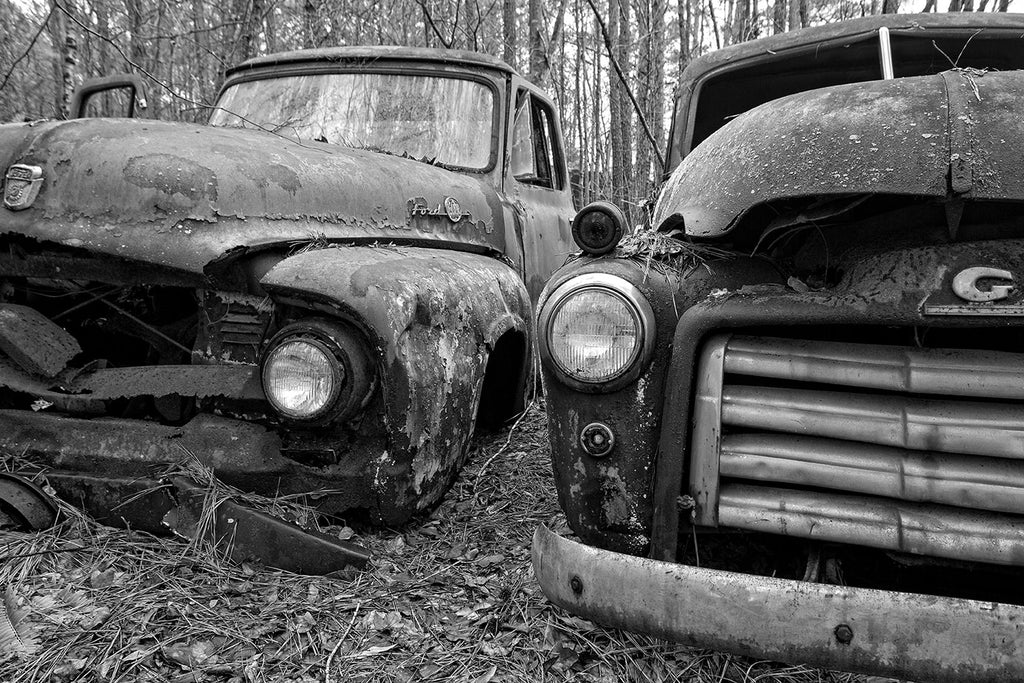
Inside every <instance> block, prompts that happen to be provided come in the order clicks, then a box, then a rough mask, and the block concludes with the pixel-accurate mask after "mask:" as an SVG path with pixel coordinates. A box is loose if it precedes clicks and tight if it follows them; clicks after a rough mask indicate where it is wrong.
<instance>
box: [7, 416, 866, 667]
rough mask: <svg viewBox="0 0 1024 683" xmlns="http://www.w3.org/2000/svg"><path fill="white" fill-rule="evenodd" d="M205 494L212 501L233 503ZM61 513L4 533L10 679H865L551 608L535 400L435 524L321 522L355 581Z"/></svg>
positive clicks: (282, 507) (553, 510)
mask: <svg viewBox="0 0 1024 683" xmlns="http://www.w3.org/2000/svg"><path fill="white" fill-rule="evenodd" d="M501 449H503V450H501ZM499 450H501V453H500V454H498V455H497V457H495V458H494V459H493V460H492V459H491V456H493V455H495V454H496V453H498V451H499ZM2 461H3V459H2V458H0V462H2ZM12 463H13V461H12ZM485 463H488V464H487V466H486V468H485V467H484V464H485ZM9 464H11V463H9ZM182 467H183V468H184V470H185V473H187V474H188V475H189V476H191V477H193V478H197V479H198V480H199V481H203V480H202V479H201V477H202V476H203V472H202V470H197V469H196V468H195V466H194V465H193V464H189V463H188V462H186V463H185V464H184V465H183V466H182ZM40 481H41V480H40ZM207 483H208V484H210V485H212V486H214V487H215V488H214V491H215V493H214V497H219V496H221V495H239V494H238V493H236V492H232V491H229V490H226V489H223V488H221V485H219V484H217V483H216V482H212V481H207ZM243 495H244V494H243ZM246 501H247V502H248V503H250V504H263V505H268V506H270V507H271V509H273V510H274V511H276V513H279V514H284V515H286V516H287V515H294V516H295V518H296V519H298V518H301V517H302V516H303V515H304V514H312V512H307V511H304V510H301V509H296V508H295V507H292V505H293V503H295V501H290V500H269V499H263V500H256V499H254V498H251V497H248V496H247V497H246ZM61 512H62V519H63V521H61V522H60V523H58V525H57V526H55V527H53V528H51V529H48V530H46V531H41V532H36V533H20V532H18V533H15V532H10V533H6V532H5V533H0V586H9V587H10V590H11V595H13V596H14V598H12V599H10V600H11V601H13V602H14V603H15V605H16V608H17V609H18V610H24V614H22V613H21V612H18V616H16V617H15V618H13V619H12V621H17V629H18V630H17V632H18V633H19V634H21V637H22V638H25V635H26V634H29V635H31V636H32V637H34V638H35V639H36V641H37V642H38V650H37V651H36V652H35V654H34V655H32V656H30V657H28V658H27V659H26V658H22V657H21V656H20V655H15V654H14V653H13V652H12V651H10V650H9V649H7V648H3V649H0V681H3V682H4V683H29V682H30V681H31V682H33V683H35V682H36V681H47V682H50V681H52V682H54V683H63V682H70V681H89V682H92V681H111V682H122V681H123V682H124V683H134V682H135V681H143V682H145V681H153V682H156V681H161V682H163V681H174V682H180V683H196V682H208V683H214V682H219V683H271V682H273V683H278V682H281V683H289V682H291V683H341V682H342V681H344V682H346V683H348V682H360V681H365V682H367V683H370V682H373V683H377V682H383V683H388V682H392V681H397V682H402V683H406V682H411V681H455V682H459V683H473V682H479V683H511V682H513V681H514V682H518V681H524V682H525V681H552V682H553V681H581V682H605V681H607V682H608V683H613V682H618V681H627V682H636V683H640V682H645V683H649V682H657V681H690V682H694V683H705V682H707V683H711V682H715V683H718V682H721V681H735V682H749V683H753V681H758V682H760V683H779V682H782V681H786V682H792V683H810V682H812V681H829V682H835V683H840V682H852V681H863V680H864V679H863V678H859V677H856V676H852V675H848V674H832V673H828V672H821V671H817V670H811V669H807V668H804V667H784V666H781V665H778V664H771V663H767V662H752V661H750V660H746V659H743V658H740V657H732V656H728V655H723V654H718V653H713V652H706V651H697V650H693V649H691V648H686V647H683V646H680V645H675V644H670V643H665V642H663V641H658V640H655V639H653V638H648V637H646V636H640V635H635V634H630V633H624V632H621V631H615V630H610V629H605V628H602V627H600V626H597V625H596V624H593V623H591V622H589V621H586V620H584V619H580V618H578V617H575V616H572V615H570V614H568V613H566V612H564V611H562V610H561V609H559V608H557V607H554V606H552V605H551V604H550V603H549V602H548V601H547V599H546V598H545V597H544V595H543V593H542V592H541V590H540V588H539V586H538V585H537V583H536V581H535V579H534V577H533V572H532V569H531V567H530V539H531V537H532V535H533V531H534V529H535V528H536V527H537V525H538V524H539V523H541V522H543V523H546V524H548V525H549V526H552V527H555V528H561V529H563V530H564V528H565V521H564V517H563V516H562V515H561V514H560V513H559V512H558V503H557V499H556V496H555V492H554V485H553V482H552V481H551V465H550V461H549V456H548V441H547V434H546V432H545V420H544V413H543V408H542V407H540V406H534V407H533V408H532V409H531V411H530V412H529V413H528V414H527V415H526V417H525V418H524V419H523V420H522V421H521V422H520V423H519V425H518V427H517V428H516V430H515V432H513V433H511V434H510V433H509V432H503V433H498V434H494V435H491V436H488V437H485V438H478V439H477V440H476V441H475V442H474V447H473V452H472V455H471V460H470V463H469V464H468V466H467V467H466V468H464V470H463V472H462V474H461V476H460V478H459V479H458V480H457V481H456V483H455V485H454V486H453V488H452V489H451V491H450V492H449V494H448V496H447V497H446V499H445V501H444V502H443V503H442V505H441V506H440V507H439V508H438V509H436V510H435V511H434V512H433V513H432V514H430V515H429V516H428V517H425V518H421V519H419V520H417V521H415V522H413V523H411V524H409V525H407V526H405V527H403V528H400V529H387V530H374V531H368V530H364V529H360V528H358V527H357V526H356V525H355V524H353V525H352V526H349V525H346V524H345V523H344V521H342V520H333V521H334V522H335V523H334V524H333V525H332V524H326V523H325V521H324V520H322V519H321V520H319V522H320V525H321V528H322V529H323V530H324V531H325V532H327V533H332V534H335V535H337V536H339V537H341V538H345V539H349V538H351V539H352V540H355V541H357V542H359V543H361V544H363V545H365V546H367V547H368V548H369V549H370V550H371V552H372V555H373V557H372V560H371V565H370V567H369V568H368V569H367V570H365V571H361V572H352V573H351V574H350V575H348V576H345V577H336V578H328V577H306V576H298V575H294V574H289V573H287V572H282V571H278V570H271V569H266V568H264V567H261V566H257V565H252V564H242V565H237V564H234V563H231V562H228V561H226V560H225V559H224V558H223V557H222V556H220V555H218V554H216V553H213V552H211V551H210V549H209V547H208V546H204V545H203V544H202V543H186V542H184V541H181V540H177V539H174V538H155V537H152V536H149V535H147V534H142V533H138V532H132V531H125V530H118V529H111V528H107V527H103V526H100V525H98V524H96V523H95V522H94V521H92V520H91V519H89V518H87V517H85V516H84V515H83V514H82V513H80V512H78V511H77V510H76V509H74V508H70V507H68V506H66V505H63V504H62V510H61ZM353 527H355V528H353ZM0 628H2V627H0Z"/></svg>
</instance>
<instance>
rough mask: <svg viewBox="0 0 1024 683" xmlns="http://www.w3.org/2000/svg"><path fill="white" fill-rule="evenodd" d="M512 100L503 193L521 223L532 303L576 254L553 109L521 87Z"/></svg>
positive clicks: (564, 172) (570, 202) (571, 207)
mask: <svg viewBox="0 0 1024 683" xmlns="http://www.w3.org/2000/svg"><path fill="white" fill-rule="evenodd" d="M513 102H514V106H515V109H514V111H513V117H512V123H511V128H512V130H511V136H510V138H509V139H510V140H511V144H510V146H509V165H508V168H509V172H508V176H509V177H508V178H506V181H505V191H506V194H507V196H508V197H509V199H510V200H511V201H512V203H513V206H514V207H515V211H516V214H517V216H518V218H519V219H520V220H521V221H522V226H523V233H522V234H523V251H524V253H525V255H526V273H525V280H526V286H527V289H528V290H529V291H530V297H531V299H532V300H533V303H534V304H536V303H537V299H538V297H539V296H540V292H541V289H543V287H544V283H545V282H546V281H547V279H548V277H549V276H550V275H551V273H553V272H554V271H555V269H557V268H558V267H559V266H561V265H562V264H563V263H564V262H565V258H566V256H568V255H569V254H570V253H572V252H573V251H575V250H576V248H575V246H574V243H573V241H572V230H571V228H570V221H571V220H572V216H573V206H572V194H571V192H570V190H569V180H568V177H567V173H566V170H565V157H564V154H563V151H562V145H561V140H562V138H561V135H560V132H561V131H560V130H559V128H558V123H557V119H556V118H555V112H554V108H553V107H552V106H551V104H550V102H548V101H546V98H543V97H542V96H541V95H540V94H539V93H536V92H531V89H530V88H528V87H527V86H526V85H525V84H521V85H520V86H518V87H517V88H516V96H515V99H514V101H513Z"/></svg>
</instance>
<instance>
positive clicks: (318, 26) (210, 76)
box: [0, 0, 1024, 219]
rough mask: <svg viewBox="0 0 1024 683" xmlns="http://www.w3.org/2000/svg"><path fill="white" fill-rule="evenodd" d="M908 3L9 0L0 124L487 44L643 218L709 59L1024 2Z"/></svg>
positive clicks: (608, 190) (595, 177)
mask: <svg viewBox="0 0 1024 683" xmlns="http://www.w3.org/2000/svg"><path fill="white" fill-rule="evenodd" d="M903 1H904V2H905V3H906V4H904V5H903V6H901V0H386V1H383V2H381V1H379V0H223V1H221V2H215V1H214V0H50V1H49V2H43V1H41V0H0V28H2V29H3V33H2V35H3V40H2V41H0V122H9V121H22V120H32V119H38V118H64V117H66V116H67V109H68V104H69V102H70V97H71V92H72V91H73V89H74V87H75V86H76V85H78V84H79V83H81V81H82V80H83V79H86V78H90V77H94V76H102V75H109V74H112V73H115V72H134V73H136V74H139V75H140V76H142V77H143V78H144V79H146V80H147V81H148V97H149V111H148V114H147V115H148V116H150V117H154V118H162V119H168V120H175V119H177V120H188V121H205V120H206V118H207V116H208V115H209V109H210V106H211V104H212V103H213V101H214V100H215V99H216V96H217V92H218V90H219V88H220V85H221V83H222V80H223V76H224V70H225V68H227V67H229V66H231V65H233V64H237V63H238V62H241V61H243V60H245V59H248V58H249V57H253V56H256V55H260V54H267V53H271V52H277V51H281V50H291V49H296V48H303V47H307V48H308V47H326V46H334V45H359V44H381V45H411V46H427V47H444V48H456V49H468V50H476V51H480V52H486V53H490V54H493V55H496V56H498V57H501V58H503V59H504V60H505V61H506V62H508V63H509V64H511V65H512V66H513V67H515V68H516V69H518V70H519V71H520V72H521V73H523V74H524V75H525V76H527V77H528V78H530V79H531V80H532V81H534V82H536V83H538V84H539V85H541V86H543V87H544V88H546V89H547V91H548V92H549V93H550V94H551V95H552V96H553V97H554V98H555V101H556V103H557V105H558V108H559V111H560V114H561V117H562V127H563V131H564V134H565V140H566V148H567V149H566V154H567V158H568V162H569V166H570V168H571V169H572V170H573V179H574V184H576V185H578V187H577V195H578V199H579V200H580V201H582V202H584V203H586V202H588V201H591V200H592V199H596V198H611V199H614V200H615V201H616V202H618V203H619V204H620V206H623V207H624V208H626V209H627V210H628V211H629V212H630V214H631V215H632V216H633V218H634V219H636V218H639V216H640V213H641V212H640V210H639V209H638V207H639V206H641V205H642V203H643V202H644V201H645V200H646V199H649V198H650V197H652V196H653V194H654V192H655V191H656V189H657V187H658V185H659V184H660V181H661V178H662V168H661V165H660V160H659V153H662V154H663V153H664V149H665V144H666V141H665V137H666V132H667V129H668V119H669V117H670V116H671V112H672V101H673V95H674V88H675V84H676V83H677V82H678V80H679V75H680V73H682V70H683V69H684V68H685V67H686V65H687V64H688V63H689V62H690V61H692V60H693V59H695V58H696V57H698V56H700V55H701V54H703V53H704V52H707V51H708V50H713V49H717V48H720V47H725V46H727V45H731V44H734V43H738V42H742V41H746V40H752V39H754V38H758V37H762V36H767V35H771V34H775V33H780V32H783V31H789V30H793V29H796V28H801V27H805V26H811V25H816V24H822V23H828V22H835V21H841V20H844V19H851V18H855V17H861V16H866V15H870V14H879V13H894V12H900V11H902V12H906V11H925V12H934V11H950V12H953V11H977V12H1006V11H1008V10H1012V9H1015V7H1014V5H1024V0H1012V1H1011V0H948V1H949V4H948V6H945V3H946V1H947V0H903ZM939 3H942V5H943V6H940V5H939ZM616 65H617V66H618V68H617V69H616ZM618 72H621V73H622V74H623V75H624V76H625V78H621V77H619V76H618ZM645 124H646V125H645Z"/></svg>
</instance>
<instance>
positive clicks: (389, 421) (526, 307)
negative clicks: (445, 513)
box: [260, 246, 531, 521]
mask: <svg viewBox="0 0 1024 683" xmlns="http://www.w3.org/2000/svg"><path fill="white" fill-rule="evenodd" d="M260 284H261V286H262V287H264V288H265V289H266V290H267V291H268V292H269V293H270V294H271V295H272V296H274V297H275V298H278V299H279V300H281V299H284V300H287V301H289V302H293V303H294V302H297V301H299V302H303V304H304V305H306V306H311V307H314V308H318V309H320V310H321V311H333V312H334V313H335V314H337V315H339V316H340V317H343V318H346V319H348V320H350V321H353V322H355V323H356V324H357V325H358V326H359V327H361V328H362V329H363V331H364V333H366V334H367V336H368V338H369V340H370V343H371V344H372V345H374V346H376V349H375V352H376V357H377V359H378V373H379V379H380V385H381V388H382V391H383V398H384V401H383V406H384V415H383V421H384V426H385V430H386V432H387V434H388V446H387V449H386V450H385V451H384V452H383V453H381V454H380V456H379V457H377V458H376V459H374V461H373V465H372V466H373V467H374V469H375V472H374V473H373V482H374V486H375V487H376V488H377V490H376V495H377V496H378V498H379V500H380V501H381V503H382V505H381V506H380V509H381V511H382V514H383V515H384V516H385V520H384V521H388V520H387V519H386V518H387V516H388V514H389V513H388V511H389V510H391V511H395V514H396V515H400V516H401V517H403V518H404V517H407V516H408V513H407V511H408V510H409V509H410V508H413V507H414V508H415V509H423V508H425V507H428V506H429V505H430V504H431V503H433V502H435V501H436V500H438V499H439V498H440V496H441V495H442V493H443V492H444V490H445V489H446V488H447V486H448V484H449V483H450V481H451V479H452V478H453V477H454V476H455V473H456V472H457V471H458V469H459V467H460V466H461V465H462V463H463V461H464V459H465V456H466V454H467V452H468V445H469V439H470V437H471V436H472V432H473V426H474V419H475V417H476V411H477V408H478V404H479V400H480V397H481V393H482V389H483V385H484V379H485V374H486V372H487V364H488V359H489V357H490V354H491V351H492V350H493V349H494V348H495V346H496V345H497V344H498V342H499V340H501V339H502V338H503V337H505V335H506V334H508V333H513V334H515V335H522V338H523V340H524V342H525V340H528V339H529V338H530V331H531V330H530V326H531V316H530V300H529V295H528V294H527V291H526V287H525V286H524V285H523V282H522V280H521V279H520V277H519V276H518V275H517V274H516V272H515V271H514V270H513V269H512V268H511V267H510V266H509V265H507V264H506V263H504V262H503V261H500V260H497V259H495V258H492V257H488V256H484V255H481V254H473V253H465V252H458V251H450V250H443V249H424V248H414V247H394V246H366V247H353V246H345V247H338V248H325V249H319V250H314V251H307V252H305V253H301V254H297V255H295V256H292V257H289V258H286V259H285V260H283V261H281V262H280V263H278V264H277V265H276V266H274V268H272V269H271V270H270V271H269V272H268V273H267V274H266V275H265V276H264V277H263V278H262V280H261V281H260ZM528 355H529V354H528V353H527V354H524V358H523V361H524V362H526V361H528ZM520 375H521V376H522V375H524V373H520ZM520 384H522V383H520ZM508 390H509V391H517V390H522V388H521V387H509V389H508ZM401 510H405V511H406V513H405V514H400V513H399V512H398V511H401Z"/></svg>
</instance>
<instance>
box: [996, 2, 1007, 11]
mask: <svg viewBox="0 0 1024 683" xmlns="http://www.w3.org/2000/svg"><path fill="white" fill-rule="evenodd" d="M1009 8H1010V0H999V4H998V5H996V11H997V12H1005V11H1006V10H1008V9H1009Z"/></svg>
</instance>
